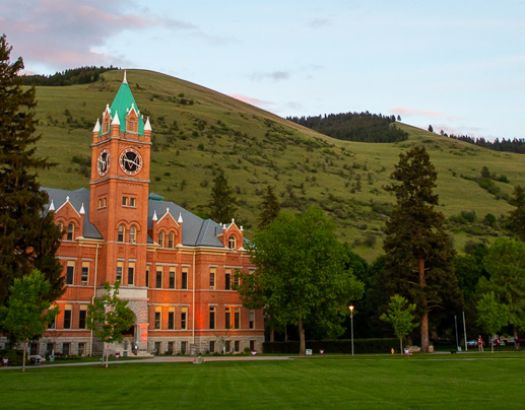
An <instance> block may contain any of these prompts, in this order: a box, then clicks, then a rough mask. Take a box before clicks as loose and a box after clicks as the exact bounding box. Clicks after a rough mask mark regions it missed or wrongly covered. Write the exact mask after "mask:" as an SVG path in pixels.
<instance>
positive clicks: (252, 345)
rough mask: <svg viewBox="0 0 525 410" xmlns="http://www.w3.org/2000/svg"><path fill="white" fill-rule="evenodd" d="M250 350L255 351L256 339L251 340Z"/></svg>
mask: <svg viewBox="0 0 525 410" xmlns="http://www.w3.org/2000/svg"><path fill="white" fill-rule="evenodd" d="M250 352H255V340H250Z"/></svg>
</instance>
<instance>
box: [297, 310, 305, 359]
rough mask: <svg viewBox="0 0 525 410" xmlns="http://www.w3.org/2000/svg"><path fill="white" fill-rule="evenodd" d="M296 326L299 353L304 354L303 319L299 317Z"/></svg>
mask: <svg viewBox="0 0 525 410" xmlns="http://www.w3.org/2000/svg"><path fill="white" fill-rule="evenodd" d="M298 327H299V354H300V355H302V356H304V355H305V353H306V343H305V340H304V327H303V319H299V323H298Z"/></svg>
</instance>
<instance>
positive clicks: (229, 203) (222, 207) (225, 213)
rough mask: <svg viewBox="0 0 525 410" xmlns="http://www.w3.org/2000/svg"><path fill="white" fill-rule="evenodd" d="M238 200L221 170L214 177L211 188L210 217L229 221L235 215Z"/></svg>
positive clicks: (217, 220) (215, 219)
mask: <svg viewBox="0 0 525 410" xmlns="http://www.w3.org/2000/svg"><path fill="white" fill-rule="evenodd" d="M236 204H237V201H236V199H235V197H234V195H233V190H232V189H231V188H230V186H229V185H228V180H227V179H226V177H225V176H224V172H223V171H222V170H219V173H218V174H217V176H216V177H215V178H214V179H213V187H212V189H211V201H210V203H209V205H208V206H209V208H210V217H211V218H212V219H213V220H214V221H216V222H223V223H226V222H229V221H231V219H232V218H233V217H234V213H235V210H236V209H237V207H236Z"/></svg>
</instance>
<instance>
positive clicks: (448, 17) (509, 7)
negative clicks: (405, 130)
mask: <svg viewBox="0 0 525 410" xmlns="http://www.w3.org/2000/svg"><path fill="white" fill-rule="evenodd" d="M0 33H5V34H6V36H7V41H8V42H9V43H10V44H11V45H12V46H13V51H12V53H11V58H12V59H14V58H16V57H18V56H22V57H23V59H24V62H25V68H26V72H27V73H38V74H52V73H54V72H56V71H62V70H64V69H67V68H74V67H79V66H84V65H97V66H100V65H103V66H109V65H111V64H112V65H114V66H118V67H121V68H141V69H149V70H154V71H159V72H162V73H165V74H169V75H172V76H175V77H178V78H182V79H184V80H187V81H191V82H194V83H197V84H200V85H203V86H205V87H208V88H212V89H214V90H217V91H219V92H222V93H224V94H227V95H230V96H233V97H235V98H238V99H241V100H243V101H246V102H248V103H250V104H253V105H256V106H259V107H261V108H263V109H266V110H268V111H271V112H273V113H275V114H277V115H280V116H289V115H298V116H302V115H318V114H325V113H326V114H328V113H340V112H348V111H370V112H373V113H382V114H388V115H391V114H394V115H400V116H401V117H402V120H403V122H406V123H409V124H413V125H416V126H419V127H423V128H427V127H428V125H429V124H432V126H433V128H434V130H436V131H439V130H441V129H443V130H444V131H446V132H448V133H454V134H468V135H471V136H482V137H486V138H491V139H493V138H496V137H499V138H501V137H505V138H522V137H525V124H524V121H523V117H524V115H523V114H524V111H525V41H524V40H525V1H522V0H514V1H513V0H499V1H497V2H496V1H489V0H486V1H479V0H478V1H472V0H462V1H458V0H454V1H452V0H450V1H449V0H439V1H437V0H434V1H431V0H428V1H424V0H419V1H416V0H390V1H388V0H367V1H364V0H362V1H357V0H346V1H343V0H317V1H314V0H301V1H299V0H280V1H277V0H243V1H237V0H222V1H211V0H208V1H206V0H204V1H200V0H193V1H187V0H184V1H179V0H148V1H137V0H111V1H104V0H0ZM130 81H131V79H130Z"/></svg>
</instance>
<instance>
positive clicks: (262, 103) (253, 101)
mask: <svg viewBox="0 0 525 410" xmlns="http://www.w3.org/2000/svg"><path fill="white" fill-rule="evenodd" d="M230 97H233V98H235V99H236V100H239V101H242V102H245V103H247V104H250V105H255V106H257V107H261V108H266V107H268V106H272V105H274V103H273V102H272V101H268V100H261V99H259V98H255V97H250V96H247V95H243V94H230Z"/></svg>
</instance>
